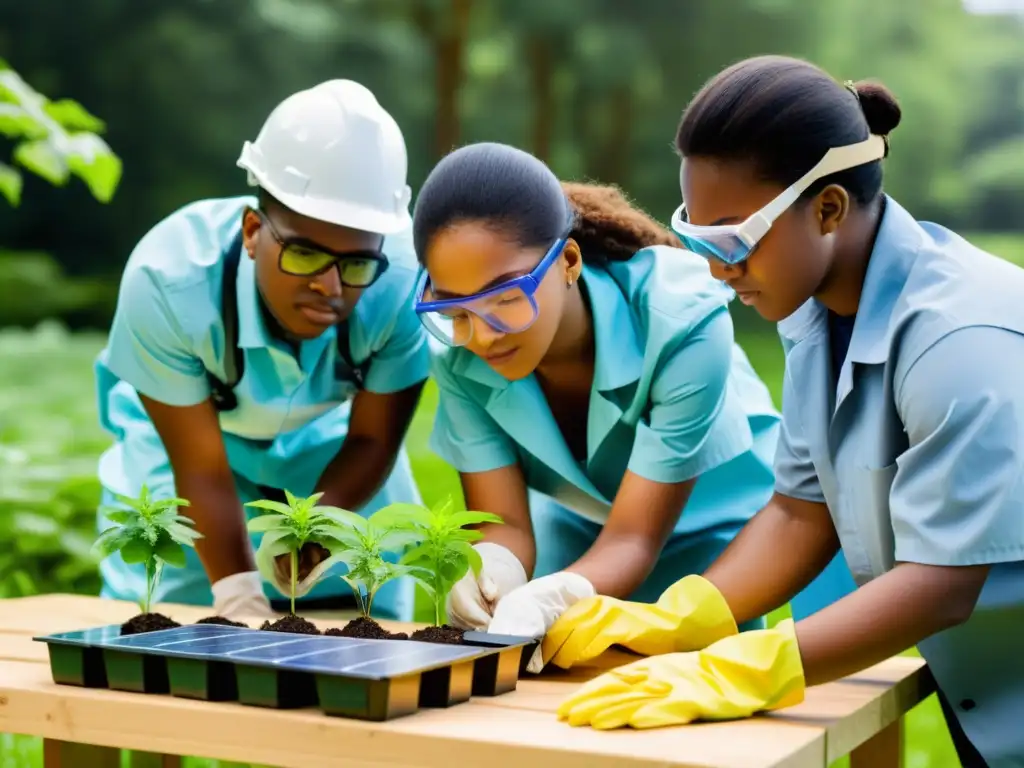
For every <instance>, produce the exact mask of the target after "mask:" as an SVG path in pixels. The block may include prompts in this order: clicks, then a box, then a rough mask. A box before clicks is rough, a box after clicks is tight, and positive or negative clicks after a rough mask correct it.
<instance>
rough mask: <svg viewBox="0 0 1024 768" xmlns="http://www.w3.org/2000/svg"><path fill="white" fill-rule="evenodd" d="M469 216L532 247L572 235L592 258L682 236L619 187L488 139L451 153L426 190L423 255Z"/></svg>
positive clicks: (418, 218) (418, 212)
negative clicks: (570, 178) (573, 178)
mask: <svg viewBox="0 0 1024 768" xmlns="http://www.w3.org/2000/svg"><path fill="white" fill-rule="evenodd" d="M464 221H476V222H482V223H484V224H486V225H487V226H489V227H491V228H492V229H494V230H496V231H500V232H501V234H502V235H504V236H506V237H509V238H511V239H512V240H513V242H516V243H518V244H519V245H521V246H523V247H525V248H533V247H537V248H542V247H548V246H550V245H551V244H552V243H553V242H554V241H555V240H557V239H558V238H560V237H564V236H566V235H570V236H571V237H572V238H573V239H574V240H576V242H577V243H578V244H579V246H580V252H581V253H582V255H583V259H584V260H585V261H592V262H601V261H625V260H627V259H629V258H631V257H632V256H633V254H634V253H636V252H637V251H639V250H641V249H643V248H646V247H648V246H652V245H671V246H676V247H680V245H681V244H680V242H679V240H677V239H676V237H675V235H673V234H672V233H671V232H669V231H668V230H667V229H665V228H663V227H662V226H661V225H659V224H658V223H657V222H656V221H654V219H652V218H651V217H649V216H648V215H647V214H646V213H644V212H643V211H642V210H640V209H639V208H637V207H636V206H634V205H633V204H632V203H631V202H630V201H629V200H628V199H627V198H626V196H625V195H624V194H623V193H622V190H620V189H619V188H618V187H616V186H612V185H603V184H583V183H577V182H566V183H562V182H560V181H559V180H558V178H557V177H556V176H555V174H554V173H552V172H551V170H550V169H549V168H548V167H547V165H545V164H544V163H543V162H542V161H541V160H539V159H537V158H536V157H534V156H533V155H531V154H529V153H527V152H524V151H522V150H520V149H516V148H515V147H512V146H509V145H507V144H496V143H491V142H482V143H479V144H470V145H468V146H465V147H461V148H459V149H457V150H455V151H454V152H452V153H450V154H449V155H447V156H446V157H445V158H443V159H442V160H441V162H440V163H438V164H437V165H436V166H435V167H434V169H433V170H432V171H431V172H430V175H429V176H428V177H427V180H426V181H425V182H424V184H423V186H422V188H421V189H420V193H419V196H418V198H417V200H416V207H415V212H414V214H413V240H414V243H415V248H416V252H417V254H418V255H419V258H420V260H421V261H422V260H423V257H424V254H425V253H426V251H427V245H428V244H429V242H430V240H431V239H432V238H433V237H434V236H435V235H436V234H437V233H438V232H440V231H442V230H444V229H446V228H448V227H451V226H453V225H455V224H458V223H460V222H464Z"/></svg>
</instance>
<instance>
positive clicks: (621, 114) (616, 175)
mask: <svg viewBox="0 0 1024 768" xmlns="http://www.w3.org/2000/svg"><path fill="white" fill-rule="evenodd" d="M606 106H607V110H608V112H607V113H606V114H607V119H608V123H609V126H610V131H609V135H608V141H607V143H606V145H605V148H604V152H602V153H601V159H600V172H599V174H598V175H599V176H600V177H601V178H602V179H604V180H605V181H606V182H608V183H612V184H619V185H621V186H623V187H627V188H628V186H629V183H628V182H629V178H628V177H629V170H630V163H629V157H630V145H631V143H632V138H633V94H632V92H631V91H630V89H629V86H628V85H626V84H622V85H617V86H615V88H613V89H612V92H611V94H610V95H609V97H608V101H607V102H606Z"/></svg>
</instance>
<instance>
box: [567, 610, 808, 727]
mask: <svg viewBox="0 0 1024 768" xmlns="http://www.w3.org/2000/svg"><path fill="white" fill-rule="evenodd" d="M804 689H805V684H804V671H803V664H802V662H801V661H800V649H799V647H798V646H797V642H796V631H795V629H794V627H793V621H792V619H786V620H785V621H782V622H780V623H779V625H778V626H776V627H775V628H773V629H759V630H751V631H749V632H743V633H742V634H738V635H733V636H732V637H727V638H725V639H723V640H719V641H718V642H716V643H714V644H712V645H710V646H708V647H707V648H705V649H704V650H703V651H693V652H689V653H670V654H666V655H664V656H652V657H650V658H648V659H641V660H640V661H635V662H633V663H632V664H627V665H625V666H622V667H619V668H618V669H613V670H611V671H610V672H606V673H605V674H603V675H601V676H600V677H596V678H594V679H593V680H591V681H590V682H588V683H585V684H584V685H582V686H581V687H580V689H579V690H578V691H577V692H576V693H575V694H573V695H572V696H570V697H569V698H568V699H566V700H565V701H564V702H562V704H561V706H559V708H558V719H559V720H568V721H569V724H570V725H574V726H579V725H590V726H591V727H592V728H599V729H609V728H621V727H623V726H627V725H628V726H630V727H632V728H660V727H663V726H667V725H683V724H686V723H689V722H692V721H694V720H730V719H736V718H742V717H749V716H750V715H752V714H754V713H755V712H760V711H764V710H770V709H781V708H783V707H791V706H793V705H794V704H799V703H800V702H801V701H803V699H804Z"/></svg>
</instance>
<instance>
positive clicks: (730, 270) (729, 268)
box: [708, 259, 741, 283]
mask: <svg viewBox="0 0 1024 768" xmlns="http://www.w3.org/2000/svg"><path fill="white" fill-rule="evenodd" d="M708 267H709V268H710V269H711V276H712V277H713V278H715V280H721V281H722V282H723V283H727V282H729V278H731V277H736V276H737V275H738V274H739V273H740V271H741V270H740V268H739V267H738V266H737V265H735V264H726V263H725V262H724V261H719V260H718V259H708Z"/></svg>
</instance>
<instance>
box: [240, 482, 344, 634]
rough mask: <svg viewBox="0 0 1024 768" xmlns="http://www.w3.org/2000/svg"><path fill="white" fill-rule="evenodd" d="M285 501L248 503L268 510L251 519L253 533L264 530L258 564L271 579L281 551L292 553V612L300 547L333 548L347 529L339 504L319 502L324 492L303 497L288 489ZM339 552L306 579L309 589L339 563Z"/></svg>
mask: <svg viewBox="0 0 1024 768" xmlns="http://www.w3.org/2000/svg"><path fill="white" fill-rule="evenodd" d="M284 493H285V499H286V501H287V502H288V503H287V504H283V503H281V502H279V501H273V500H270V499H258V500H256V501H250V502H247V503H246V506H247V507H254V508H257V509H262V510H264V514H262V515H259V516H258V517H254V518H253V519H252V520H250V521H249V524H248V528H249V531H250V533H262V534H263V538H262V539H261V540H260V546H259V548H258V549H257V550H256V566H257V568H259V571H260V573H262V574H263V577H264V578H266V579H267V580H268V581H274V562H275V559H276V558H277V557H278V556H280V555H289V556H290V558H289V559H290V562H291V588H290V593H289V595H290V597H291V612H292V613H293V614H294V613H295V598H296V593H297V589H298V580H299V551H300V550H301V549H302V548H303V547H304V546H305V545H306V544H320V545H321V546H324V545H327V546H325V548H327V549H329V548H330V545H331V544H332V543H333V542H334V541H336V540H338V539H339V538H340V537H341V536H343V535H346V529H344V528H343V527H342V525H341V524H339V522H338V519H339V517H338V512H340V511H343V510H339V509H338V508H337V507H327V506H318V505H317V502H318V501H320V498H321V497H322V496H323V493H314V494H313V495H312V496H308V497H306V498H299V497H297V496H295V495H293V494H292V493H291V492H290V491H288V490H287V489H286V490H285V492H284ZM340 560H341V558H340V557H338V556H332V557H329V558H327V559H325V560H323V561H321V562H320V563H318V564H317V565H316V567H315V568H313V570H312V571H311V572H310V574H309V576H307V577H306V578H305V579H303V585H304V587H305V588H306V589H312V588H313V586H314V585H315V584H316V583H317V582H318V581H319V580H320V579H322V578H323V575H324V574H325V573H326V572H327V571H328V570H329V569H330V568H331V567H332V566H333V565H335V564H336V563H338V562H340Z"/></svg>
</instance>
